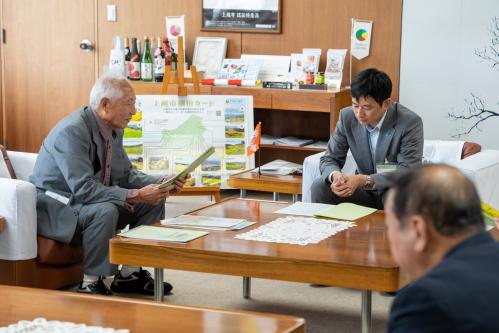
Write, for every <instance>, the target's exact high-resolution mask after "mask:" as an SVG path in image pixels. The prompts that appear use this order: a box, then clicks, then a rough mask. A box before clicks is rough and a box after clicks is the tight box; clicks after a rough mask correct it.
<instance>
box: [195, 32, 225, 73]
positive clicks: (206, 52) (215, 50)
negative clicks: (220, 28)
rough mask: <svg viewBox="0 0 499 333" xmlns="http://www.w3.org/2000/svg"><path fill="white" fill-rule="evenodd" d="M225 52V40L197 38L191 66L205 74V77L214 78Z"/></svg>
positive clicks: (219, 38)
mask: <svg viewBox="0 0 499 333" xmlns="http://www.w3.org/2000/svg"><path fill="white" fill-rule="evenodd" d="M226 52H227V38H221V37H197V38H196V44H195V46H194V56H193V57H192V64H193V65H195V66H196V69H197V70H198V71H201V72H205V77H215V76H216V75H217V73H218V71H219V69H220V66H222V62H223V60H224V59H225V54H226Z"/></svg>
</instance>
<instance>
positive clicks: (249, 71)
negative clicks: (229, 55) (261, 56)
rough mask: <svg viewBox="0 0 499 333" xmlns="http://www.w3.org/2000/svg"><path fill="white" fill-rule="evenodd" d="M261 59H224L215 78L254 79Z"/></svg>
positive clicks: (260, 64)
mask: <svg viewBox="0 0 499 333" xmlns="http://www.w3.org/2000/svg"><path fill="white" fill-rule="evenodd" d="M262 63H263V62H262V61H261V60H257V59H251V60H250V59H248V60H242V59H224V61H223V62H222V66H221V67H220V71H219V72H218V75H217V79H225V80H250V81H256V80H257V79H258V75H259V73H260V68H261V66H262Z"/></svg>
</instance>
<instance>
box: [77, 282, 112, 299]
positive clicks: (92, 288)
mask: <svg viewBox="0 0 499 333" xmlns="http://www.w3.org/2000/svg"><path fill="white" fill-rule="evenodd" d="M82 285H83V281H82V282H80V286H79V287H78V289H76V291H77V292H79V293H84V294H93V295H106V296H109V295H112V294H113V293H112V292H111V290H109V288H108V287H107V286H106V285H105V284H104V280H102V279H99V280H97V281H95V282H92V283H90V284H88V285H86V286H85V287H82Z"/></svg>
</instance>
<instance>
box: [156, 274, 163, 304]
mask: <svg viewBox="0 0 499 333" xmlns="http://www.w3.org/2000/svg"><path fill="white" fill-rule="evenodd" d="M163 286H164V285H163V268H154V300H155V301H159V302H163V295H164V290H163Z"/></svg>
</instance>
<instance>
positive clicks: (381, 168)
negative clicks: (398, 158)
mask: <svg viewBox="0 0 499 333" xmlns="http://www.w3.org/2000/svg"><path fill="white" fill-rule="evenodd" d="M397 167H398V164H397V163H394V162H384V163H376V173H385V172H392V171H395V170H397Z"/></svg>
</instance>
